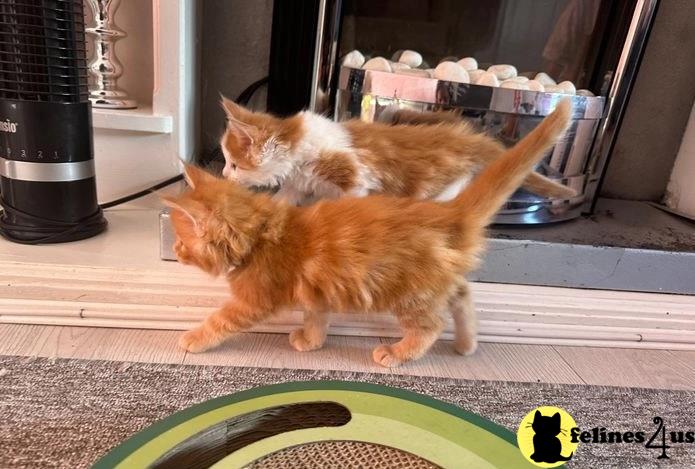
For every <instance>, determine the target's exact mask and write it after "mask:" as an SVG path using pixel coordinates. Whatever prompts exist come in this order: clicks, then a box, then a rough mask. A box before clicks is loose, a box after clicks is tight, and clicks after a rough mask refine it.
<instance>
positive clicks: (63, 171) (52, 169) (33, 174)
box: [0, 157, 96, 182]
mask: <svg viewBox="0 0 695 469" xmlns="http://www.w3.org/2000/svg"><path fill="white" fill-rule="evenodd" d="M95 174H96V172H95V170H94V160H87V161H78V162H73V163H32V162H30V161H15V160H7V159H5V158H2V157H0V176H3V177H6V178H8V179H15V180H19V181H35V182H67V181H79V180H80V179H87V178H90V177H94V176H95Z"/></svg>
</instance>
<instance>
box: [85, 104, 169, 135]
mask: <svg viewBox="0 0 695 469" xmlns="http://www.w3.org/2000/svg"><path fill="white" fill-rule="evenodd" d="M92 125H93V126H94V128H96V129H111V130H132V131H133V132H149V133H156V134H170V133H171V132H172V131H173V130H174V117H173V116H160V115H156V114H154V112H153V111H152V108H148V107H139V108H137V109H128V110H119V109H92Z"/></svg>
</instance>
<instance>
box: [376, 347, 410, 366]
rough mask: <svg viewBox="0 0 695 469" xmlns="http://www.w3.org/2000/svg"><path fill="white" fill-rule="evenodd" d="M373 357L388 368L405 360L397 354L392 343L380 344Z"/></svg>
mask: <svg viewBox="0 0 695 469" xmlns="http://www.w3.org/2000/svg"><path fill="white" fill-rule="evenodd" d="M372 358H373V359H374V361H375V362H377V363H378V364H379V365H381V366H385V367H387V368H393V367H396V366H398V365H400V364H401V363H403V360H401V359H400V358H398V357H397V356H396V354H395V353H394V350H393V346H391V345H379V346H378V347H377V348H375V349H374V351H373V352H372Z"/></svg>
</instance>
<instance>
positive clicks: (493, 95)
mask: <svg viewBox="0 0 695 469" xmlns="http://www.w3.org/2000/svg"><path fill="white" fill-rule="evenodd" d="M567 98H568V95H564V94H558V93H539V92H533V91H523V90H512V89H506V88H492V87H488V86H478V85H470V84H463V83H455V82H448V81H441V80H437V79H433V78H423V77H418V76H412V75H399V74H395V73H388V72H378V71H373V70H361V69H352V68H347V67H343V68H342V69H341V71H340V76H339V80H338V90H337V96H336V110H335V117H336V119H337V120H339V121H342V120H346V119H351V118H360V119H362V120H363V121H366V122H374V121H389V120H390V119H391V118H392V116H393V114H394V112H393V111H394V110H396V109H409V110H415V111H423V112H424V111H438V110H450V111H455V112H457V113H458V114H460V115H461V117H462V119H466V120H468V121H471V122H473V123H474V125H476V126H477V127H478V128H479V129H480V130H481V131H484V132H486V133H488V134H489V135H491V136H493V137H495V138H497V139H499V140H500V141H502V142H503V143H504V144H506V145H508V146H511V145H513V144H514V143H516V142H517V141H519V140H520V139H521V138H522V137H523V136H525V135H526V134H528V133H529V132H530V131H531V130H532V129H533V128H534V127H535V126H536V125H538V123H539V122H540V121H541V120H543V118H544V117H545V116H546V115H548V114H550V113H551V112H552V111H553V110H554V109H555V106H556V105H557V103H558V102H560V101H561V100H562V99H567ZM571 99H572V101H573V115H572V123H571V126H570V128H569V129H568V131H567V133H566V134H565V136H564V138H563V139H562V140H561V141H560V142H558V144H557V145H555V147H554V148H553V149H552V150H551V151H550V152H549V153H548V155H547V156H546V157H545V158H544V159H543V161H542V162H541V163H540V164H539V166H538V167H537V171H538V172H539V173H541V174H544V175H545V176H547V177H548V178H550V179H553V180H555V181H557V182H560V183H562V184H565V185H566V186H568V187H571V188H573V189H574V190H575V191H576V192H577V193H578V195H577V196H576V197H573V198H571V199H548V198H544V197H541V196H538V195H536V194H531V193H529V192H526V191H524V190H519V191H517V192H516V193H515V194H514V195H513V196H512V197H511V198H510V200H509V201H508V202H507V204H506V205H505V206H504V207H503V209H502V210H501V211H500V213H499V215H498V217H497V219H496V223H499V224H534V223H549V222H556V221H562V220H568V219H571V218H575V217H577V216H579V215H580V214H581V211H582V204H583V202H584V198H585V196H584V194H585V189H586V184H587V181H588V176H589V174H590V172H591V170H590V167H591V162H590V161H589V156H590V154H591V147H592V144H593V142H594V137H595V135H596V131H597V128H598V125H599V122H600V120H601V118H602V117H603V113H604V108H605V98H603V97H590V96H571Z"/></svg>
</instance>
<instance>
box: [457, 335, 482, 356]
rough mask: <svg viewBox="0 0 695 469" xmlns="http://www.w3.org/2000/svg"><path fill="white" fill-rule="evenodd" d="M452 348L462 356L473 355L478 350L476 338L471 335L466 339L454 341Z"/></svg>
mask: <svg viewBox="0 0 695 469" xmlns="http://www.w3.org/2000/svg"><path fill="white" fill-rule="evenodd" d="M454 350H456V352H457V353H459V354H461V355H463V356H464V357H467V356H469V355H473V354H474V353H475V351H476V350H478V339H476V338H475V337H472V338H470V339H466V340H457V341H455V342H454Z"/></svg>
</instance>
